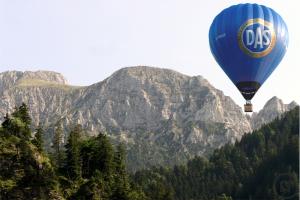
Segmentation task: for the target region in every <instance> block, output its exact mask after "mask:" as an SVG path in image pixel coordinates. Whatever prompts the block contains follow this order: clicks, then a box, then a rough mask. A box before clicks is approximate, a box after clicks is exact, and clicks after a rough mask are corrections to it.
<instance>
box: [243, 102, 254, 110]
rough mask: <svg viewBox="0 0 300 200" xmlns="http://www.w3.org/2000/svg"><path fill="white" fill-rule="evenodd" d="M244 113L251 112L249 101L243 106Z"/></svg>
mask: <svg viewBox="0 0 300 200" xmlns="http://www.w3.org/2000/svg"><path fill="white" fill-rule="evenodd" d="M244 111H245V112H253V108H252V103H251V100H246V104H245V105H244Z"/></svg>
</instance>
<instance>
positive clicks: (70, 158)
mask: <svg viewBox="0 0 300 200" xmlns="http://www.w3.org/2000/svg"><path fill="white" fill-rule="evenodd" d="M81 133H82V127H81V125H76V126H75V127H74V128H73V129H72V130H71V132H70V135H69V138H68V141H67V144H66V146H65V147H66V156H67V157H66V165H65V169H66V171H67V173H68V175H69V177H70V178H71V179H73V180H75V179H78V178H80V177H81V161H80V137H81Z"/></svg>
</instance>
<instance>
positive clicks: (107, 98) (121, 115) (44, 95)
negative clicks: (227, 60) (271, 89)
mask: <svg viewBox="0 0 300 200" xmlns="http://www.w3.org/2000/svg"><path fill="white" fill-rule="evenodd" d="M0 84H1V85H0V117H1V119H2V118H3V116H4V115H5V113H6V112H12V110H13V108H14V106H15V105H19V104H21V103H22V102H25V103H27V104H28V105H29V108H30V111H31V116H32V118H33V121H34V122H35V123H36V125H37V124H38V123H39V122H42V123H43V124H45V125H46V126H47V127H49V130H51V127H52V126H53V125H54V124H55V123H56V122H57V121H58V120H61V122H62V123H63V125H64V127H65V128H66V129H67V127H69V126H72V124H74V123H80V124H82V125H83V127H84V128H86V129H87V130H89V134H91V135H94V134H97V133H99V132H100V131H101V132H106V133H107V134H108V135H109V136H110V137H111V139H112V140H113V141H115V142H120V141H121V142H124V143H126V144H127V147H128V152H129V153H128V163H129V167H130V168H131V169H136V168H141V167H146V166H149V165H154V164H162V165H164V164H171V165H173V164H175V163H179V162H184V161H185V160H187V159H188V158H191V157H193V156H195V155H206V154H209V153H210V152H211V151H212V150H213V149H215V148H218V147H220V146H222V145H224V144H225V143H227V142H234V141H235V140H239V139H240V138H241V136H242V135H243V134H244V133H248V132H250V131H251V130H252V128H253V127H256V126H260V125H261V124H260V120H259V119H260V118H264V121H265V122H267V121H268V120H270V119H272V117H274V116H276V115H278V113H282V112H284V111H286V110H287V109H289V106H288V107H287V108H285V109H281V110H278V109H277V108H279V107H280V106H279V107H276V106H275V107H276V110H278V113H277V112H276V113H274V115H273V114H272V115H270V116H269V114H268V110H267V109H269V108H268V107H270V106H271V107H272V106H273V104H274V103H272V102H271V103H269V104H270V106H267V107H266V110H265V111H261V112H260V113H258V114H255V117H253V118H251V119H249V118H248V117H247V116H246V115H244V113H243V111H242V109H241V108H240V107H239V106H238V105H236V104H235V103H234V102H233V100H232V99H231V98H230V97H228V96H225V95H224V94H223V93H222V92H221V91H220V90H217V89H216V88H214V87H213V86H212V85H210V83H209V82H208V81H207V80H206V79H204V78H203V77H201V76H196V77H189V76H186V75H183V74H180V73H178V72H175V71H172V70H168V69H159V68H151V67H144V66H140V67H130V68H124V69H121V70H119V71H117V72H115V73H114V74H113V75H111V76H110V77H108V78H107V79H105V80H104V81H102V82H99V83H96V84H94V85H91V86H88V87H73V86H69V85H67V81H66V80H65V79H64V78H63V76H61V75H60V74H57V73H53V72H42V71H39V72H4V73H1V74H0ZM280 108H281V107H280ZM264 113H265V114H264ZM50 138H51V131H50V132H49V136H48V139H49V141H50Z"/></svg>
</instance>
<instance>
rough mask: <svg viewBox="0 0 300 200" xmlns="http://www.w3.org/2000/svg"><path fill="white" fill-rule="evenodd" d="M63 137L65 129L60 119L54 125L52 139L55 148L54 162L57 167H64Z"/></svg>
mask: <svg viewBox="0 0 300 200" xmlns="http://www.w3.org/2000/svg"><path fill="white" fill-rule="evenodd" d="M62 138H63V130H62V125H61V122H60V121H58V122H57V124H56V125H55V127H54V134H53V140H52V148H53V155H52V158H53V163H54V165H55V167H56V168H57V169H61V168H62V167H63V150H62Z"/></svg>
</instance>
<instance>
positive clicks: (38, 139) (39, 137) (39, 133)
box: [32, 124, 44, 152]
mask: <svg viewBox="0 0 300 200" xmlns="http://www.w3.org/2000/svg"><path fill="white" fill-rule="evenodd" d="M43 135H44V130H43V127H42V124H39V126H38V127H37V129H36V133H35V135H34V139H33V140H32V143H33V144H34V145H35V146H36V147H37V148H38V150H39V152H43V146H44V141H43Z"/></svg>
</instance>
